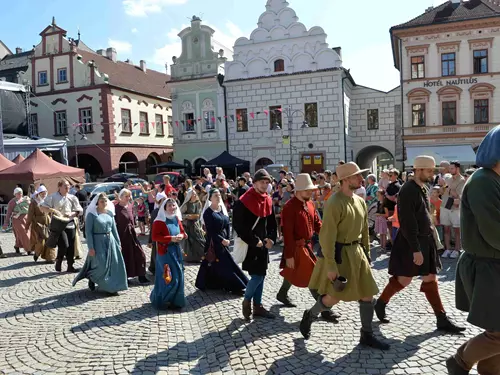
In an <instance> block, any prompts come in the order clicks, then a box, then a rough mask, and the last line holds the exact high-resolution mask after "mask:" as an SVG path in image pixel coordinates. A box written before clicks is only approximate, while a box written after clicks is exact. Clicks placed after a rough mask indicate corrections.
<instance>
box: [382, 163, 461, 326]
mask: <svg viewBox="0 0 500 375" xmlns="http://www.w3.org/2000/svg"><path fill="white" fill-rule="evenodd" d="M413 167H414V168H415V169H422V170H426V169H433V168H435V161H434V158H433V157H430V156H419V157H417V158H415V161H414V165H413ZM416 178H417V176H415V179H416ZM415 179H414V180H411V181H408V182H407V183H405V184H404V185H403V186H402V187H401V190H400V191H399V194H398V200H397V210H398V219H399V226H400V228H399V230H398V232H397V235H396V238H395V240H394V244H393V247H392V252H391V258H390V261H389V274H390V275H392V277H391V278H390V280H389V284H388V285H387V286H386V288H385V289H384V292H383V293H382V294H381V296H380V298H379V299H378V301H377V304H376V306H375V311H376V313H377V317H378V318H379V320H380V321H382V322H383V323H388V322H389V320H388V319H387V316H386V312H385V309H386V305H387V304H388V303H389V300H390V299H391V298H392V297H393V296H394V295H395V294H396V293H398V292H399V291H401V290H403V288H404V287H405V285H402V284H401V282H400V280H398V277H407V278H413V277H415V276H424V277H427V276H429V277H428V278H427V279H428V280H427V281H426V280H425V279H424V280H423V281H422V285H421V288H420V291H421V292H423V293H424V294H425V297H426V298H427V300H428V301H429V303H430V305H431V306H432V308H433V310H434V313H435V314H436V318H437V328H438V329H439V330H442V331H446V332H452V333H454V332H455V333H456V332H462V331H464V330H465V328H461V327H457V326H456V325H455V324H454V323H453V322H452V321H451V320H450V319H449V318H448V317H447V315H446V312H445V309H444V307H443V304H442V302H441V296H440V295H439V289H438V283H437V279H436V277H435V276H436V275H437V273H438V271H439V270H440V269H441V267H442V266H441V260H440V258H439V254H438V251H437V247H436V242H435V239H434V227H433V225H432V220H431V215H430V202H429V194H428V189H427V187H426V185H425V183H424V181H422V184H421V185H419V184H418V183H417V181H416V180H415ZM419 252H420V253H421V254H422V255H423V263H422V264H421V265H420V266H418V265H417V264H416V263H415V262H414V253H419Z"/></svg>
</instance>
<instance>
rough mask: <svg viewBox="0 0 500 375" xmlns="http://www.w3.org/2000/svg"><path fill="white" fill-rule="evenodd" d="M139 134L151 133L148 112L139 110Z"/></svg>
mask: <svg viewBox="0 0 500 375" xmlns="http://www.w3.org/2000/svg"><path fill="white" fill-rule="evenodd" d="M139 126H140V132H139V134H149V122H148V114H147V112H139Z"/></svg>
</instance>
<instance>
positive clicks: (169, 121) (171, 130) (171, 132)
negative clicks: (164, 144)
mask: <svg viewBox="0 0 500 375" xmlns="http://www.w3.org/2000/svg"><path fill="white" fill-rule="evenodd" d="M167 125H168V134H167V135H168V136H169V137H173V136H174V124H172V116H168V117H167Z"/></svg>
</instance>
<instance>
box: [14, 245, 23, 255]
mask: <svg viewBox="0 0 500 375" xmlns="http://www.w3.org/2000/svg"><path fill="white" fill-rule="evenodd" d="M14 250H16V254H21V250H20V249H19V248H18V247H17V246H14Z"/></svg>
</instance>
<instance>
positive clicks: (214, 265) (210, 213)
mask: <svg viewBox="0 0 500 375" xmlns="http://www.w3.org/2000/svg"><path fill="white" fill-rule="evenodd" d="M202 217H203V223H204V224H205V229H206V245H205V258H204V259H203V261H202V263H201V266H200V269H199V271H198V276H197V277H196V287H197V288H198V289H200V290H206V289H221V290H226V291H229V292H231V293H234V294H237V295H243V291H244V289H245V288H246V287H247V284H248V278H247V277H246V276H245V274H244V273H243V271H242V270H241V268H240V267H238V265H237V264H236V262H235V261H234V259H233V257H232V256H231V254H230V253H229V243H230V241H229V235H230V230H229V216H228V214H227V210H226V206H225V205H224V202H223V201H222V197H221V193H220V191H219V190H218V189H212V190H210V192H209V199H208V200H207V203H206V204H205V208H204V210H203V216H202Z"/></svg>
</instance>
